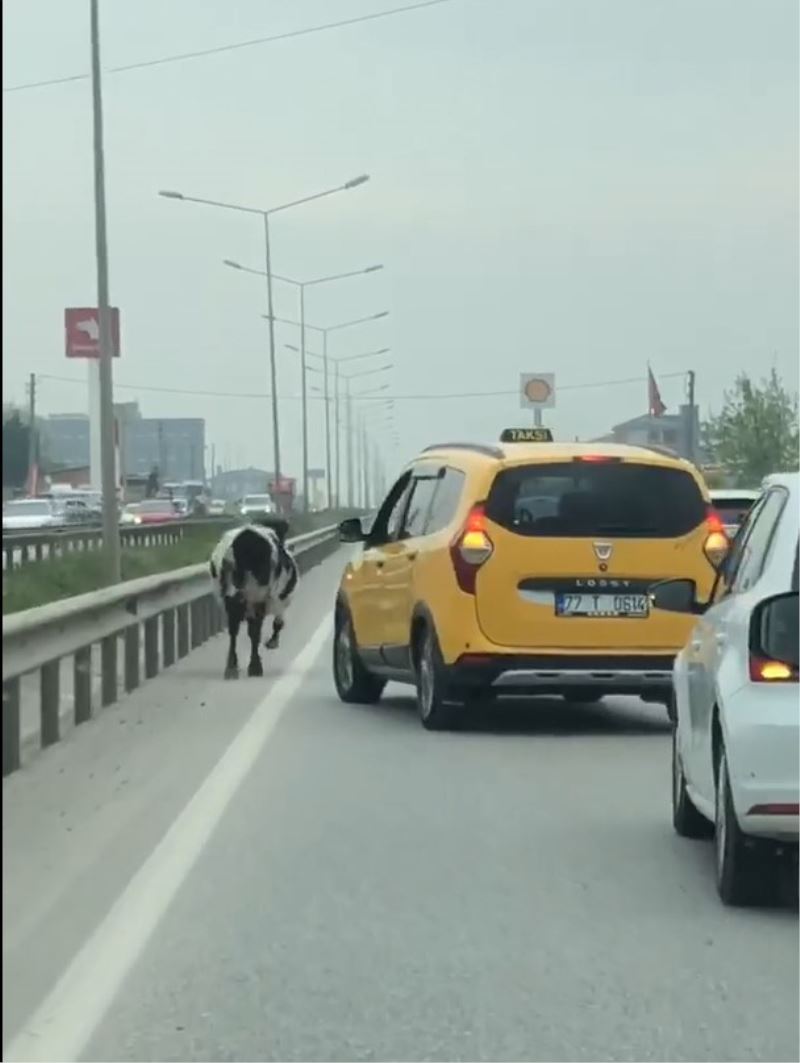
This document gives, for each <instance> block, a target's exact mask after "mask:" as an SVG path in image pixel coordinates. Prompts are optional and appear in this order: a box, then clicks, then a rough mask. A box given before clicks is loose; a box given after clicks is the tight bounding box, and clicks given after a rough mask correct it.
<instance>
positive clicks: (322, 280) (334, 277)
mask: <svg viewBox="0 0 800 1063" xmlns="http://www.w3.org/2000/svg"><path fill="white" fill-rule="evenodd" d="M224 264H225V265H226V266H230V267H231V269H237V270H240V271H241V272H243V273H254V274H256V275H257V276H264V271H263V270H260V269H252V268H251V267H250V266H242V265H241V264H240V263H238V262H234V261H232V260H231V259H229V258H226V259H224ZM382 269H383V266H382V265H376V266H367V267H366V269H357V270H349V271H348V272H347V273H331V274H329V275H328V276H326V277H314V278H312V279H311V280H307V281H299V280H296V279H295V278H294V277H284V276H281V274H279V273H273V275H272V276H273V277H274V278H275V280H280V281H283V282H284V283H285V284H292V285H294V287H296V288H297V290H298V292H299V293H300V351H301V358H300V379H301V389H300V390H301V396H302V407H303V508H304V510H305V511H306V512H308V397H307V392H306V357H305V349H306V304H305V294H306V288H312V287H314V286H315V285H318V284H328V283H329V282H330V281H340V280H346V279H347V278H348V277H361V276H363V275H364V274H365V273H376V272H377V271H378V270H382ZM270 313H271V311H270ZM273 321H274V318H271V319H270V326H271V327H272V325H273ZM327 378H328V360H327V352H326V354H325V379H326V382H327ZM325 460H326V466H327V468H326V477H327V495H328V508H329V509H330V508H331V427H330V414H329V410H328V403H327V402H326V403H325Z"/></svg>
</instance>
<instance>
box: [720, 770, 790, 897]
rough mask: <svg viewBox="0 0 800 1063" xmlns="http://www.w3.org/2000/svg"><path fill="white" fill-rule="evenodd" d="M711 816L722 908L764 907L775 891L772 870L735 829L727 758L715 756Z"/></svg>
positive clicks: (735, 823)
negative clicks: (714, 805)
mask: <svg viewBox="0 0 800 1063" xmlns="http://www.w3.org/2000/svg"><path fill="white" fill-rule="evenodd" d="M715 810H716V815H715V828H716V831H715V842H716V845H715V848H716V858H717V859H716V867H717V892H718V893H719V896H720V899H721V900H722V902H723V904H729V905H734V906H744V905H757V904H764V903H765V902H767V901H769V900H771V899H772V897H773V896H774V894H775V889H776V885H777V883H776V879H775V873H774V869H772V868H769V867H767V866H766V862H765V861H764V860H763V859H762V854H761V850H760V849H759V847H758V844H757V843H756V842H755V841H754V840H753V839H752V838H748V836H747V835H746V834H744V832H743V831H742V829H741V827H740V826H739V821H738V820H737V818H736V811H735V809H734V807H733V799H732V797H731V786H730V779H729V776H728V758H727V757H726V755H725V750H724V749H722V750H721V751H720V754H719V764H718V766H717V791H716V809H715Z"/></svg>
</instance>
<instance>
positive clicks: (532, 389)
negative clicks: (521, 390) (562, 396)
mask: <svg viewBox="0 0 800 1063" xmlns="http://www.w3.org/2000/svg"><path fill="white" fill-rule="evenodd" d="M552 393H553V389H552V388H551V387H550V385H549V384H548V383H547V381H546V380H542V379H541V378H539V377H534V378H533V379H532V380H529V381H528V382H527V384H526V385H525V398H526V399H527V400H528V402H547V400H548V399H549V398H550V396H551V395H552Z"/></svg>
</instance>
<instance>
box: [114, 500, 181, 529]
mask: <svg viewBox="0 0 800 1063" xmlns="http://www.w3.org/2000/svg"><path fill="white" fill-rule="evenodd" d="M181 519H182V514H181V512H180V510H179V509H178V508H177V507H176V506H175V504H174V502H172V501H170V499H168V498H148V499H145V501H143V502H131V503H130V504H129V505H127V506H125V508H124V509H123V511H122V515H121V517H120V523H121V524H122V525H123V526H128V527H130V526H134V525H142V524H171V523H174V522H175V521H178V520H181Z"/></svg>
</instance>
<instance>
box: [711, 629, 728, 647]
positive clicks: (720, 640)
mask: <svg viewBox="0 0 800 1063" xmlns="http://www.w3.org/2000/svg"><path fill="white" fill-rule="evenodd" d="M714 641H715V642H716V644H717V646H719V647H720V649H721V648H722V647H723V646H724V645H725V643H726V642H727V641H728V636H727V635H726V634H725V632H724V631H719V632H717V635H716V638H715V639H714Z"/></svg>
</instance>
